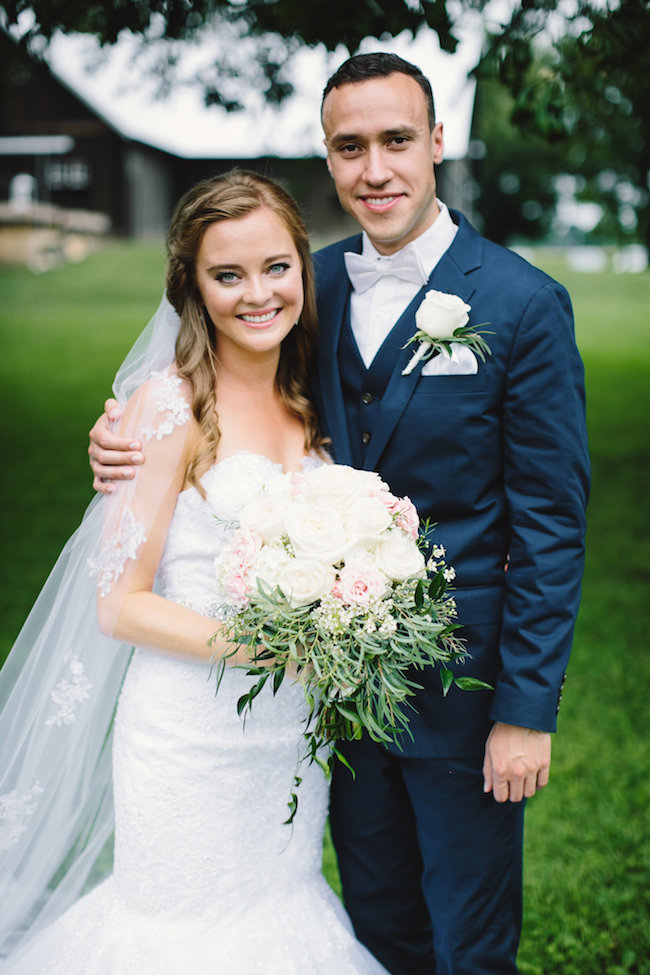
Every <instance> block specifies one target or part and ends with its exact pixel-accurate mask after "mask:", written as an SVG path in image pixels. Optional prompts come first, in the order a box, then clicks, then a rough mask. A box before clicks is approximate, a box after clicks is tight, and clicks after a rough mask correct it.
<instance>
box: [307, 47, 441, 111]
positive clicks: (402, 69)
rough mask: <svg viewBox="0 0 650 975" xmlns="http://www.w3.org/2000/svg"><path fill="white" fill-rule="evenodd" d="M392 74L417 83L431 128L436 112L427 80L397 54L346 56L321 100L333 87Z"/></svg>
mask: <svg viewBox="0 0 650 975" xmlns="http://www.w3.org/2000/svg"><path fill="white" fill-rule="evenodd" d="M392 74H405V75H408V76H409V78H413V80H414V81H416V82H417V83H418V85H419V86H420V88H421V89H422V92H423V94H424V98H425V101H426V103H427V114H428V116H429V128H430V129H433V127H434V125H435V122H436V113H435V108H434V105H433V92H432V91H431V85H430V84H429V80H428V78H425V76H424V75H423V74H422V72H421V71H420V69H419V68H418V67H416V66H415V65H414V64H411V62H410V61H405V60H404V58H400V57H399V56H398V55H397V54H387V53H386V52H385V51H378V52H377V53H376V54H355V55H354V57H351V58H348V60H347V61H344V62H343V64H342V65H341V66H340V68H338V69H337V70H336V71H335V72H334V74H333V75H332V77H331V78H330V79H329V81H328V82H327V84H326V85H325V89H324V91H323V99H322V101H323V102H324V101H325V99H326V98H327V96H328V95H329V93H330V92H331V91H332V89H333V88H341V87H342V86H343V85H354V84H358V82H360V81H370V79H371V78H388V77H390V75H392ZM321 108H322V102H321Z"/></svg>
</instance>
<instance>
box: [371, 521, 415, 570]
mask: <svg viewBox="0 0 650 975" xmlns="http://www.w3.org/2000/svg"><path fill="white" fill-rule="evenodd" d="M375 561H376V564H377V568H378V569H380V570H381V571H382V572H384V573H385V574H386V575H387V576H388V578H389V579H392V580H393V581H394V582H402V581H403V580H404V579H410V578H412V577H413V576H418V575H421V574H422V573H423V572H424V555H423V554H422V552H421V551H420V549H419V548H418V547H417V545H416V543H415V542H414V540H413V539H412V538H409V537H408V536H407V535H404V534H403V532H401V531H392V532H389V533H388V535H387V536H386V538H385V539H384V540H383V541H381V542H380V543H379V545H378V546H377V548H376V549H375Z"/></svg>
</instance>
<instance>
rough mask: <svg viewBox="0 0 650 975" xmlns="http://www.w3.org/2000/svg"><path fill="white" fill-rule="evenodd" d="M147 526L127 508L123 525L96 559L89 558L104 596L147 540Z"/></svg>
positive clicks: (91, 568) (91, 573)
mask: <svg viewBox="0 0 650 975" xmlns="http://www.w3.org/2000/svg"><path fill="white" fill-rule="evenodd" d="M145 531H146V528H145V525H144V523H143V522H141V521H136V519H135V516H134V514H133V512H132V511H130V510H129V509H127V510H126V511H125V512H124V518H123V519H122V527H121V528H120V530H119V532H117V534H115V535H113V537H112V538H111V539H110V541H109V542H108V544H107V545H105V546H104V548H103V549H102V550H101V552H100V553H99V555H98V556H97V558H96V559H88V565H89V566H90V576H91V578H92V576H97V588H98V589H99V591H100V593H101V595H102V596H107V595H108V593H109V592H110V591H111V587H112V585H113V583H114V582H116V581H117V580H118V579H119V577H120V576H121V575H122V573H123V572H124V563H125V562H126V561H127V559H135V558H137V556H138V549H139V548H140V546H141V545H142V543H143V542H146V540H147V536H146V534H145Z"/></svg>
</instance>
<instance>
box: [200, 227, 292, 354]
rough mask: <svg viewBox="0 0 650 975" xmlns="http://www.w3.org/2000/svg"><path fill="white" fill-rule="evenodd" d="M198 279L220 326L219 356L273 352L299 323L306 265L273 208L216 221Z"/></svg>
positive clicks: (203, 252)
mask: <svg viewBox="0 0 650 975" xmlns="http://www.w3.org/2000/svg"><path fill="white" fill-rule="evenodd" d="M196 277H197V283H198V286H199V291H200V292H201V297H202V299H203V303H204V305H205V308H206V311H207V313H208V315H209V316H210V318H211V319H212V322H213V323H214V326H215V329H216V330H217V349H216V351H217V354H218V355H219V356H220V357H222V356H223V355H224V354H227V353H228V352H235V351H236V352H239V353H241V352H245V353H247V354H248V355H250V354H260V355H264V354H268V353H269V352H272V351H275V350H279V347H280V343H281V342H282V340H283V339H284V338H285V337H286V336H287V335H288V334H289V332H290V331H291V329H292V328H293V326H294V325H295V323H296V322H297V320H298V318H299V316H300V312H301V311H302V305H303V285H302V264H301V261H300V257H299V256H298V252H297V250H296V246H295V244H294V242H293V239H292V237H291V234H290V233H289V231H288V230H287V228H286V226H285V224H284V222H283V221H282V219H281V218H280V217H279V216H278V215H277V214H275V213H274V212H273V211H272V210H268V209H265V208H260V209H257V210H253V211H252V212H251V213H249V214H247V215H246V216H245V217H239V218H238V219H236V220H222V221H219V222H218V223H213V224H212V225H211V226H210V227H208V229H207V230H206V232H205V234H204V235H203V239H202V241H201V246H200V247H199V251H198V254H197V257H196Z"/></svg>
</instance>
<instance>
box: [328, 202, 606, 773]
mask: <svg viewBox="0 0 650 975" xmlns="http://www.w3.org/2000/svg"><path fill="white" fill-rule="evenodd" d="M452 218H453V219H454V221H455V222H456V223H457V224H458V225H459V229H458V233H457V234H456V237H455V239H454V241H453V243H452V245H451V247H450V248H449V250H448V251H447V253H446V254H445V255H444V257H443V258H442V260H441V261H440V262H439V264H438V265H437V267H436V268H435V269H434V271H433V274H432V276H431V278H430V280H429V283H428V285H427V286H426V287H425V288H423V289H422V291H421V292H420V293H419V295H418V296H416V298H415V299H414V301H413V302H412V303H411V305H410V306H409V308H408V309H407V310H406V312H405V316H403V318H402V319H400V323H401V332H402V335H403V334H406V335H407V337H410V335H411V334H413V332H414V331H415V321H414V315H415V311H416V309H417V307H418V305H419V304H420V302H421V300H422V297H423V295H424V293H425V291H426V290H428V289H430V288H434V289H436V290H438V291H445V292H448V293H451V294H456V295H459V296H460V297H461V298H462V299H463V300H464V301H465V302H467V303H468V304H469V305H471V313H470V323H473V324H476V325H479V324H483V323H488V324H487V328H489V330H490V332H491V333H492V334H490V335H488V336H486V337H487V341H488V344H489V345H490V348H491V350H492V355H491V356H489V357H488V360H487V362H486V363H485V364H483V363H481V362H479V371H478V374H477V375H466V376H453V375H447V376H421V375H420V371H421V370H420V367H418V368H416V369H415V370H414V372H413V373H412V374H411V375H410V376H408V377H407V376H402V375H401V372H402V369H403V368H404V366H405V365H406V364H407V362H408V361H409V359H410V357H411V354H412V352H413V349H414V346H410V347H409V348H408V349H405V350H403V349H402V348H401V345H402V344H403V340H402V341H395V348H394V349H393V350H392V354H394V368H393V371H392V375H391V378H390V381H389V383H388V385H387V387H386V390H385V393H384V394H383V395H382V397H381V402H380V405H379V414H378V417H379V418H378V421H377V423H376V426H375V429H374V432H373V437H372V441H371V443H370V445H369V446H368V448H367V453H366V457H365V466H366V467H367V468H368V469H374V470H377V471H379V473H380V474H381V475H382V477H383V478H384V479H385V480H386V481H387V483H388V484H389V485H390V488H391V490H392V491H393V492H394V493H396V494H398V495H404V494H406V495H408V496H409V497H410V498H411V499H412V501H413V502H414V503H415V505H416V506H417V508H418V511H419V513H420V517H421V518H427V517H429V518H430V519H431V520H432V521H433V522H436V523H437V528H436V531H435V535H434V540H435V542H436V543H437V544H442V545H444V546H445V548H446V550H447V561H448V562H449V563H450V564H452V565H453V566H454V567H455V569H456V572H457V581H456V585H457V591H456V598H457V603H458V612H459V622H460V623H462V624H463V626H464V628H465V629H464V632H462V633H461V635H464V636H465V637H466V638H467V640H468V647H469V651H470V653H471V655H472V658H471V660H468V661H467V662H466V663H465V665H464V673H466V674H467V675H472V676H479V677H482V678H483V679H485V680H487V681H489V682H490V683H491V684H492V685H493V686H494V688H495V690H494V693H491V692H484V691H478V692H467V691H460V690H458V689H457V688H452V690H451V692H450V694H449V696H448V697H447V698H445V699H443V697H442V694H441V691H440V684H439V679H438V677H437V675H435V674H433V672H431V673H426V674H425V675H424V678H423V679H421V683H424V684H425V687H424V690H423V691H422V692H420V693H419V694H418V696H417V698H416V699H414V704H415V707H416V709H417V714H414V715H413V718H412V721H411V727H412V729H413V731H414V733H415V742H414V743H412V744H409V743H405V748H404V751H405V754H407V755H418V756H426V755H445V756H448V755H452V754H479V753H481V752H482V750H483V747H484V743H485V737H486V735H487V733H488V730H489V727H490V723H491V721H503V722H507V723H510V724H515V725H522V726H524V727H530V728H537V729H539V730H543V731H554V730H555V727H556V713H557V708H558V704H559V697H560V691H561V687H562V684H563V681H564V675H565V668H566V665H567V661H568V657H569V652H570V647H571V640H572V633H573V625H574V621H575V617H576V613H577V610H578V604H579V598H580V580H581V576H582V568H583V558H584V531H585V519H584V511H585V507H586V501H587V495H588V477H589V462H588V453H587V439H586V430H585V419H584V383H583V368H582V363H581V360H580V357H579V354H578V351H577V348H576V344H575V339H574V333H573V315H572V310H571V304H570V301H569V297H568V295H567V293H566V291H565V289H564V288H563V287H562V286H561V285H559V284H558V283H557V282H555V281H553V280H552V279H551V278H549V277H548V276H547V275H546V274H544V273H543V272H541V271H540V270H538V269H536V268H534V267H532V266H531V265H530V264H528V263H527V262H526V261H524V260H523V259H521V258H519V257H518V256H517V255H515V254H513V253H512V252H510V251H508V250H505V249H504V248H502V247H499V246H498V245H496V244H493V243H491V242H490V241H488V240H486V239H484V238H482V237H481V236H480V235H479V234H478V233H476V231H475V230H474V229H473V228H472V227H471V225H470V224H469V223H468V222H467V221H466V220H465V219H464V217H463V216H462V215H461V214H458V213H455V212H453V211H452ZM360 246H361V237H360V235H358V236H356V237H352V238H349V239H347V240H344V241H341V242H339V243H336V244H333V245H331V246H330V247H327V248H325V249H323V250H321V251H319V252H318V253H317V254H316V255H315V263H316V274H317V285H318V309H319V316H320V327H321V339H320V346H319V356H318V362H317V375H316V378H315V395H316V399H317V405H318V410H319V414H320V417H321V420H322V424H323V428H324V432H325V433H327V434H328V435H329V436H330V437H331V438H332V443H333V451H334V456H335V459H336V460H337V461H338V462H339V463H343V464H346V463H347V464H350V463H352V450H351V441H350V437H351V435H355V433H354V432H351V431H350V430H349V423H348V418H347V417H346V412H345V407H344V401H343V395H342V389H341V380H340V375H339V366H338V362H337V352H338V345H339V338H340V335H341V328H342V326H343V325H344V323H345V320H346V316H347V315H349V294H350V284H349V280H348V277H347V274H346V272H345V266H344V262H343V254H344V252H345V251H346V250H356V251H359V250H360ZM411 326H412V327H411ZM404 327H406V332H404ZM399 328H400V325H399V324H398V326H397V328H396V330H395V331H398V330H399ZM391 341H394V337H393V336H389V337H388V339H387V342H389V343H390V342H391ZM361 392H362V390H360V391H359V393H360V394H361ZM508 558H509V568H508V571H507V572H506V571H504V566H505V564H506V560H507V559H508Z"/></svg>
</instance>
